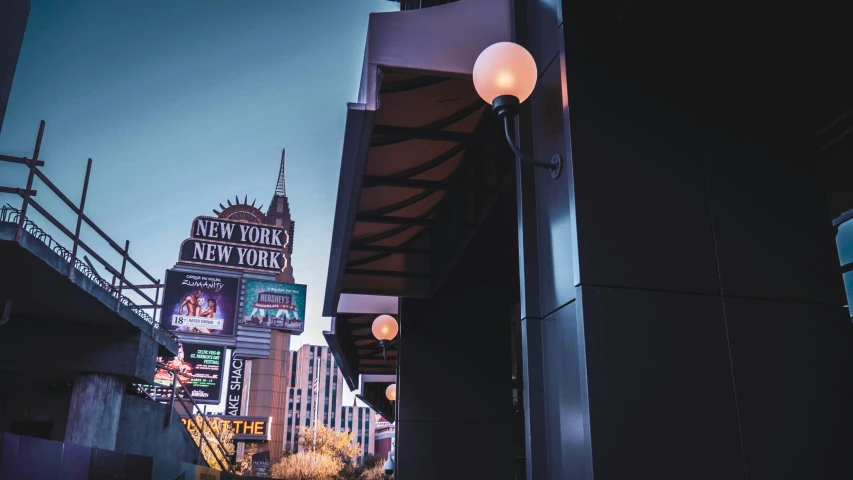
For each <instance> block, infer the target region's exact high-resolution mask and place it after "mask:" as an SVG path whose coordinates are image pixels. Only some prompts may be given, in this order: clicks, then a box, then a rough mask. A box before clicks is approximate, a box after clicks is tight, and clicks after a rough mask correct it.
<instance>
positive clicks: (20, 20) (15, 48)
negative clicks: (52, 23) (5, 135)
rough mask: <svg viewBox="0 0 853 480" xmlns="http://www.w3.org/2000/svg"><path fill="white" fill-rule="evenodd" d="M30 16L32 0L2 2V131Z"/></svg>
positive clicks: (0, 118)
mask: <svg viewBox="0 0 853 480" xmlns="http://www.w3.org/2000/svg"><path fill="white" fill-rule="evenodd" d="M29 16H30V0H0V131H2V130H3V117H4V116H6V106H7V105H8V104H9V92H11V90H12V79H13V78H14V77H15V68H16V67H17V66H18V54H20V53H21V45H22V44H23V43H24V31H25V30H26V28H27V18H29Z"/></svg>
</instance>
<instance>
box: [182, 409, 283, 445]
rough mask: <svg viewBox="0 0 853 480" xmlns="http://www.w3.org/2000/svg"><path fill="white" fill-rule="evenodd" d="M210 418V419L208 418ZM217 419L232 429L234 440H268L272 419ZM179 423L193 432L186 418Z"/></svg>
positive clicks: (218, 416) (194, 428) (193, 428)
mask: <svg viewBox="0 0 853 480" xmlns="http://www.w3.org/2000/svg"><path fill="white" fill-rule="evenodd" d="M208 418H210V417H208ZM214 418H218V419H220V420H222V421H224V422H226V423H228V424H230V425H231V427H232V428H233V429H234V440H254V441H258V440H269V439H270V424H271V423H272V417H231V416H227V415H216V416H215V417H214ZM181 422H182V423H183V424H184V426H185V427H187V430H189V431H190V432H195V431H196V430H197V429H196V426H195V422H192V421H190V420H189V419H188V418H181Z"/></svg>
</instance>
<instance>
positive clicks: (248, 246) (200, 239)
mask: <svg viewBox="0 0 853 480" xmlns="http://www.w3.org/2000/svg"><path fill="white" fill-rule="evenodd" d="M289 243H290V236H289V234H288V232H287V231H286V230H284V229H283V228H281V227H276V226H272V225H265V224H262V223H249V222H237V221H233V220H223V219H221V218H215V217H197V218H196V219H195V220H193V226H192V230H191V231H190V238H188V239H186V240H184V242H183V243H182V244H181V252H180V258H179V261H180V262H182V263H192V264H196V265H213V266H217V267H225V268H234V269H239V270H250V271H258V272H264V273H278V272H281V271H282V270H284V269H285V268H286V267H287V258H286V257H285V256H284V255H283V252H284V251H285V250H286V248H287V246H288V244H289Z"/></svg>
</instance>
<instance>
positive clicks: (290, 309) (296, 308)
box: [241, 280, 308, 333]
mask: <svg viewBox="0 0 853 480" xmlns="http://www.w3.org/2000/svg"><path fill="white" fill-rule="evenodd" d="M307 289H308V287H306V286H305V285H295V284H291V283H278V282H265V281H262V280H249V281H248V282H246V300H245V303H244V305H243V319H242V320H241V322H242V324H243V325H251V326H256V327H269V328H274V329H277V330H287V331H290V332H295V333H302V331H303V330H305V293H306V291H307Z"/></svg>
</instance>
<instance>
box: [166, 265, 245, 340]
mask: <svg viewBox="0 0 853 480" xmlns="http://www.w3.org/2000/svg"><path fill="white" fill-rule="evenodd" d="M239 295H240V279H239V278H234V277H224V276H221V275H215V274H208V273H204V274H199V273H190V272H179V271H175V270H167V271H166V290H165V293H164V294H163V309H162V310H161V317H160V323H161V324H162V325H163V327H164V328H165V329H166V330H170V331H173V332H180V333H197V334H203V335H234V327H235V325H234V320H235V317H236V315H235V314H236V310H237V305H238V303H237V302H238V299H239Z"/></svg>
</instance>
